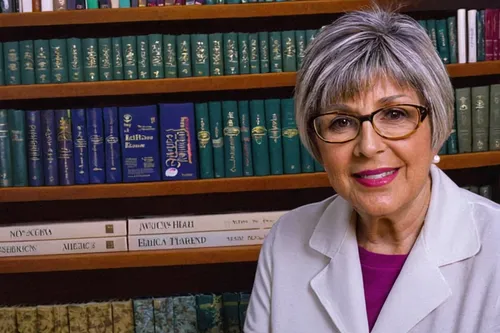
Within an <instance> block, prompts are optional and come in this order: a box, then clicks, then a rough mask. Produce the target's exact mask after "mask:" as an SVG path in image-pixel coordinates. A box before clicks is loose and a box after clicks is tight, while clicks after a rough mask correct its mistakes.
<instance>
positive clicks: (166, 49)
mask: <svg viewBox="0 0 500 333" xmlns="http://www.w3.org/2000/svg"><path fill="white" fill-rule="evenodd" d="M176 50H177V41H176V38H175V36H174V35H163V61H164V68H165V77H166V78H172V77H177V51H176Z"/></svg>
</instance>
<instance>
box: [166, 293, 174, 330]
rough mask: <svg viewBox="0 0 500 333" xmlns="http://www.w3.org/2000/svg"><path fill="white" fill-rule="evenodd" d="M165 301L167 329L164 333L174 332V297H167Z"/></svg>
mask: <svg viewBox="0 0 500 333" xmlns="http://www.w3.org/2000/svg"><path fill="white" fill-rule="evenodd" d="M165 303H166V305H165V309H166V311H167V315H166V318H167V331H166V332H165V333H174V297H167V299H166V300H165Z"/></svg>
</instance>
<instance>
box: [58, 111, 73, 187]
mask: <svg viewBox="0 0 500 333" xmlns="http://www.w3.org/2000/svg"><path fill="white" fill-rule="evenodd" d="M54 115H55V122H56V126H57V160H58V164H59V185H73V184H74V183H75V161H74V155H73V136H72V132H71V111H70V110H55V111H54Z"/></svg>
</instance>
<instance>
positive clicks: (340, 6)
mask: <svg viewBox="0 0 500 333" xmlns="http://www.w3.org/2000/svg"><path fill="white" fill-rule="evenodd" d="M369 3H370V1H369V0H328V1H327V0H313V1H287V2H272V3H251V4H237V5H213V6H166V7H145V8H119V9H98V10H95V9H90V10H71V11H57V12H40V13H14V14H4V15H1V16H0V27H1V28H4V27H6V28H7V27H9V28H12V27H33V26H56V25H81V24H106V23H130V22H155V21H179V20H202V19H234V18H250V17H271V16H272V17H276V16H294V15H312V14H333V13H342V12H344V11H350V10H355V9H359V8H361V7H363V6H366V5H368V4H369Z"/></svg>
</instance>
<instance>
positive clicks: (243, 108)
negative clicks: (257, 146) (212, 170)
mask: <svg viewBox="0 0 500 333" xmlns="http://www.w3.org/2000/svg"><path fill="white" fill-rule="evenodd" d="M238 114H239V117H240V129H241V145H242V155H243V175H244V176H253V158H252V157H253V156H252V135H251V131H250V106H249V102H248V101H238Z"/></svg>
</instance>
